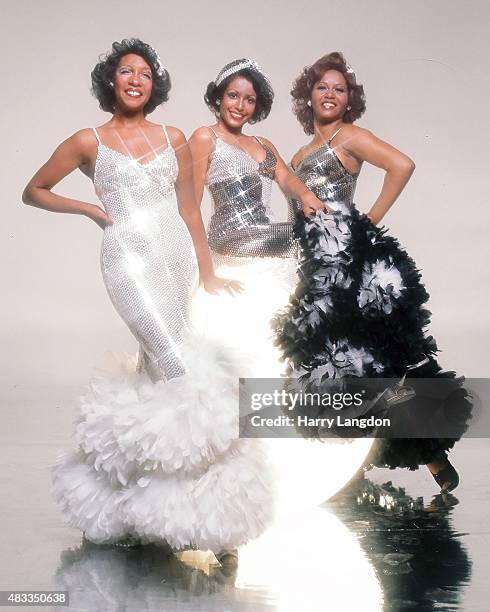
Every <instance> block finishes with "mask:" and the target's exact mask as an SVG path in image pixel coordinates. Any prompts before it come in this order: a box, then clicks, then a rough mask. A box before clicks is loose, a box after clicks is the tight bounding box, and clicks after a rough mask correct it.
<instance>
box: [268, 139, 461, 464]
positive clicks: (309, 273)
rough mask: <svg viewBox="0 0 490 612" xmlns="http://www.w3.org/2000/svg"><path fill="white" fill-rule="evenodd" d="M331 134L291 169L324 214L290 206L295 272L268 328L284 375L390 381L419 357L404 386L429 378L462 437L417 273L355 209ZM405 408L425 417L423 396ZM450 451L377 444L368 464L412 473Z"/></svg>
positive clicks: (443, 443) (439, 443)
mask: <svg viewBox="0 0 490 612" xmlns="http://www.w3.org/2000/svg"><path fill="white" fill-rule="evenodd" d="M339 131H340V130H339ZM337 133H338V132H336V133H335V134H334V135H333V136H332V138H331V139H330V140H329V141H328V142H326V143H324V144H323V145H322V146H320V147H319V148H317V149H316V150H314V151H312V152H311V153H309V154H308V155H306V156H305V157H304V158H303V160H302V162H301V163H300V164H299V166H298V167H297V168H296V169H295V173H296V175H297V176H298V177H299V178H300V179H301V180H302V181H303V182H304V184H305V185H306V186H307V187H308V188H309V189H311V190H312V191H313V192H314V193H315V195H316V196H317V197H318V198H319V199H320V200H322V201H323V202H326V203H327V204H328V205H329V207H330V208H331V209H333V211H334V212H333V213H332V214H327V213H325V212H319V213H317V214H316V215H314V216H312V217H308V218H306V217H305V216H304V215H303V214H302V213H301V212H300V210H299V207H298V205H297V203H295V202H294V201H293V202H291V204H292V209H291V213H292V216H293V217H294V216H296V217H297V221H296V225H295V235H296V236H297V238H298V240H299V244H300V247H301V249H300V252H301V256H300V259H299V269H300V272H301V273H300V276H299V280H298V283H297V287H296V290H295V292H294V294H293V295H292V296H291V300H290V303H289V305H288V307H287V308H286V309H284V310H283V311H282V312H280V313H279V314H278V316H277V317H276V318H275V319H274V322H273V325H274V327H275V331H276V339H277V341H278V344H279V346H280V347H281V350H282V354H283V357H284V358H285V360H286V361H287V363H288V373H289V374H290V375H292V376H296V377H299V378H300V380H301V382H302V383H303V385H305V386H308V388H311V387H321V385H322V382H323V381H324V380H325V379H331V378H342V377H365V378H376V377H382V378H397V379H399V378H401V376H403V375H404V374H405V373H406V368H407V367H408V366H409V365H411V364H416V363H418V362H420V361H421V358H422V357H423V356H425V355H426V356H428V357H429V360H428V363H425V365H423V366H422V367H418V368H417V369H414V370H412V371H410V372H409V374H408V376H409V377H410V378H411V383H410V384H412V385H415V382H414V378H438V379H439V381H440V382H439V383H438V384H439V387H438V388H439V389H442V388H443V389H444V393H445V399H444V404H443V407H444V411H445V414H446V415H447V419H448V421H452V422H453V424H454V425H453V429H452V431H457V432H462V431H464V428H465V422H466V420H467V419H468V418H469V416H470V412H471V405H470V403H469V401H468V399H467V393H466V391H465V390H464V389H463V388H461V379H456V378H455V374H454V372H443V371H442V370H441V367H440V366H439V364H438V363H437V361H436V359H435V354H436V352H437V345H436V342H435V340H434V338H433V337H432V336H429V335H427V334H426V327H427V325H428V324H429V321H430V312H429V311H428V310H427V309H426V302H427V299H428V297H429V295H428V293H427V291H426V290H425V287H424V285H423V284H422V281H421V276H420V273H419V271H418V269H417V267H416V265H415V262H414V261H413V260H412V259H411V258H410V257H409V256H408V254H407V253H406V251H405V250H404V249H403V248H402V247H401V246H400V244H399V243H398V241H397V240H396V239H395V238H393V237H392V236H390V235H388V233H387V231H386V229H385V228H382V227H377V226H375V225H373V224H372V223H371V221H370V220H369V219H368V217H367V216H366V215H363V214H361V213H359V211H358V210H357V208H356V206H355V204H354V192H355V188H356V181H357V176H354V175H352V174H350V173H349V172H348V171H347V169H346V168H345V167H344V166H343V165H342V163H341V161H340V159H339V158H338V157H337V155H336V152H335V148H334V147H333V146H332V145H331V142H332V139H333V138H334V137H335V135H336V134H337ZM442 379H443V380H442ZM442 382H443V383H444V387H441V383H442ZM412 404H413V409H415V407H416V406H417V407H418V408H419V409H420V407H423V408H424V409H425V410H426V412H425V415H428V414H429V408H428V404H424V403H423V395H422V396H419V395H418V396H417V398H416V399H415V400H412ZM410 406H411V404H406V407H410ZM411 409H412V408H411ZM315 416H318V414H315ZM425 418H428V417H427V416H424V419H425ZM460 424H461V425H460ZM311 429H313V428H311ZM305 433H306V434H307V435H308V436H313V437H315V436H317V435H318V432H314V431H311V430H310V431H307V432H305ZM454 443H455V439H443V438H437V439H433V438H431V439H429V438H426V439H423V438H418V439H393V440H379V441H378V444H377V446H376V453H373V454H372V456H371V457H370V463H373V464H376V465H380V466H386V467H391V468H394V467H408V468H410V469H415V468H417V466H418V465H420V464H425V463H429V462H430V461H433V460H434V459H441V458H443V457H444V456H445V452H446V451H447V450H449V449H450V448H451V447H452V446H453V445H454Z"/></svg>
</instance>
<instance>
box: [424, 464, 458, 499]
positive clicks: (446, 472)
mask: <svg viewBox="0 0 490 612" xmlns="http://www.w3.org/2000/svg"><path fill="white" fill-rule="evenodd" d="M446 463H447V465H446V467H444V468H442V470H439V471H438V472H437V474H432V472H431V474H432V477H433V478H434V480H435V481H436V482H437V484H438V485H439V486H440V487H441V493H449V492H450V491H454V489H455V488H456V487H457V486H458V485H459V475H458V472H457V471H456V470H455V469H454V467H453V465H452V464H451V463H450V461H449V459H446ZM429 471H430V470H429Z"/></svg>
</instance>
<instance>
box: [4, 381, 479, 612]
mask: <svg viewBox="0 0 490 612" xmlns="http://www.w3.org/2000/svg"><path fill="white" fill-rule="evenodd" d="M49 396H50V392H49V391H46V392H45V393H44V394H43V397H39V398H38V399H37V400H36V401H34V400H32V399H30V400H29V401H16V402H15V401H10V402H8V403H6V404H3V405H2V430H1V439H0V442H1V449H2V450H1V471H0V486H1V491H2V501H3V503H2V507H1V525H2V528H1V530H2V533H1V537H2V553H1V565H0V590H7V589H19V590H20V589H23V590H48V589H54V588H57V589H66V590H68V591H69V592H70V599H71V603H70V607H69V608H66V607H65V608H61V607H58V608H53V610H62V609H70V610H80V611H82V610H83V611H87V612H98V611H100V612H110V611H117V612H120V611H128V612H133V611H134V612H140V611H141V612H142V611H157V610H158V611H161V610H166V611H167V610H168V611H174V610H175V611H180V610H189V611H191V610H192V611H193V610H206V611H207V610H209V611H213V610H219V611H221V612H225V611H228V610H229V611H232V610H247V611H251V612H260V611H262V610H271V611H273V610H281V611H288V612H289V611H290V612H298V611H304V612H315V611H317V610H322V611H323V610H332V611H334V612H336V611H342V610H353V611H363V612H364V611H370V610H373V611H375V610H379V611H381V610H416V611H425V610H427V611H428V610H462V611H464V612H466V611H473V610H482V611H483V610H488V609H489V604H488V600H489V595H490V587H489V584H490V580H489V579H488V566H489V559H490V527H489V524H490V503H489V499H490V479H489V477H488V475H489V474H490V444H489V441H488V440H476V439H472V440H463V441H462V442H460V443H459V444H458V446H457V447H456V449H455V450H454V451H453V453H452V461H453V463H454V464H455V465H456V466H457V468H458V470H459V472H460V475H461V485H460V486H459V487H458V489H457V490H456V491H455V494H454V495H447V496H441V495H436V493H437V487H436V485H435V482H434V481H433V480H432V478H431V477H430V475H429V474H428V472H427V471H426V470H425V469H423V470H419V471H417V472H407V471H403V470H397V471H388V470H377V469H375V470H372V471H371V472H368V473H367V474H366V475H365V476H364V477H363V478H361V479H359V480H357V481H354V482H351V483H350V484H349V486H348V487H346V488H345V489H344V490H343V491H341V493H340V494H338V495H337V496H336V497H335V498H334V499H331V500H330V501H329V502H327V503H325V504H323V505H322V506H321V507H319V508H313V509H311V510H308V511H303V512H301V513H300V514H296V515H294V516H292V515H290V516H284V517H283V518H282V519H281V520H280V521H279V522H277V523H276V524H275V525H274V526H273V527H272V528H271V529H270V530H269V531H268V532H267V533H265V534H264V535H263V536H262V537H261V538H260V539H259V540H257V541H254V542H252V543H250V544H249V545H247V546H245V547H243V548H242V549H241V550H240V561H239V564H238V568H237V570H236V571H233V568H230V567H220V566H219V564H218V563H217V562H216V559H215V557H214V555H212V554H211V553H201V552H192V551H189V552H187V553H184V554H181V555H178V556H175V555H173V554H172V553H171V552H170V551H169V550H167V549H166V548H164V547H158V546H146V547H136V548H130V549H120V548H109V547H107V548H105V547H97V546H93V545H88V544H87V543H83V542H82V541H81V537H80V534H79V533H78V532H77V531H75V530H72V529H69V528H67V527H65V526H64V525H63V524H62V522H61V517H60V515H59V514H58V511H57V509H56V508H55V507H54V506H53V505H52V503H51V500H50V497H49V466H50V465H51V464H52V463H53V461H54V458H55V456H56V453H57V451H58V450H59V449H60V448H62V447H63V446H67V444H68V438H69V434H70V432H71V429H72V421H73V418H74V416H75V406H74V401H73V399H72V398H73V397H74V394H73V393H72V392H71V391H69V392H67V393H66V397H67V399H66V401H65V402H60V401H59V400H58V403H54V402H53V401H51V400H50V399H49ZM326 469H327V470H334V469H335V466H334V465H332V466H326ZM5 609H10V608H5ZM12 609H14V608H12ZM15 609H24V608H15ZM25 609H26V610H33V609H34V608H33V607H30V608H25ZM39 609H41V608H39ZM42 609H44V610H46V609H48V608H46V607H45V608H42Z"/></svg>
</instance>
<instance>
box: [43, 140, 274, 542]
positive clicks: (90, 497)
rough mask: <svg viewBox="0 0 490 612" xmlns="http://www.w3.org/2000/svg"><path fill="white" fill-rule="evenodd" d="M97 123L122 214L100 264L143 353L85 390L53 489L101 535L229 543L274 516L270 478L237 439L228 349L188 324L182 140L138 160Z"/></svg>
mask: <svg viewBox="0 0 490 612" xmlns="http://www.w3.org/2000/svg"><path fill="white" fill-rule="evenodd" d="M164 132H165V135H166V131H165V129H164ZM95 135H96V136H97V139H98V141H99V145H98V152H97V159H96V166H95V176H94V185H95V189H96V191H97V194H98V196H99V198H100V200H101V202H102V204H103V205H104V207H105V209H106V211H107V213H108V214H109V216H110V217H111V218H112V219H113V220H114V223H113V225H111V226H109V227H107V228H106V229H105V231H104V238H103V243H102V251H101V267H102V274H103V278H104V282H105V284H106V287H107V291H108V293H109V296H110V298H111V300H112V303H113V304H114V306H115V308H116V310H117V312H118V313H119V315H120V316H121V317H122V319H123V320H124V321H125V323H126V324H127V325H128V327H129V329H130V330H131V332H132V333H133V334H134V336H135V337H136V339H137V340H138V342H139V343H140V362H139V368H138V369H137V370H135V369H134V368H133V370H132V371H126V372H124V371H122V372H121V373H119V374H116V375H114V376H111V377H104V378H99V379H97V380H96V381H94V382H93V383H92V385H91V387H90V390H89V392H88V393H87V394H86V395H85V396H84V397H83V398H82V401H81V416H80V419H79V422H78V424H77V428H76V433H75V441H76V443H77V447H76V449H75V450H71V451H68V452H66V453H64V454H63V455H61V456H60V457H59V459H58V461H57V464H56V466H55V468H54V472H53V494H54V497H55V500H56V501H57V503H58V505H59V506H60V508H61V509H62V511H63V513H64V515H65V517H66V519H67V521H68V522H69V523H70V524H71V525H72V526H75V527H78V528H79V529H81V530H82V531H83V532H84V534H85V536H86V537H87V538H88V539H89V540H91V541H93V542H96V543H112V542H117V541H118V540H120V539H122V538H126V537H136V538H138V539H140V540H142V541H144V542H145V541H146V542H161V541H166V542H167V543H168V544H170V545H171V546H172V547H174V548H175V549H182V548H186V547H189V546H192V547H197V548H200V549H211V550H213V551H215V552H216V551H219V550H221V549H223V548H234V547H236V546H239V545H241V544H243V543H245V542H246V541H247V540H249V539H250V538H253V537H255V536H257V535H259V534H260V533H261V531H262V530H263V529H264V527H265V526H266V525H267V524H268V522H269V520H270V517H271V514H272V501H271V495H272V493H271V483H270V479H269V474H268V472H267V470H264V465H263V463H264V456H263V454H262V450H261V447H260V446H259V445H257V444H256V443H255V442H254V441H251V440H244V439H238V407H237V398H238V372H237V371H236V368H235V366H234V363H233V360H231V359H230V357H229V355H228V354H227V353H226V351H224V350H223V349H222V348H221V347H220V346H219V345H218V344H217V343H212V342H207V341H206V340H205V339H204V338H203V337H202V336H201V335H199V334H198V333H197V332H196V331H195V329H194V328H193V327H192V326H191V321H190V317H191V311H192V306H193V301H194V298H195V293H196V289H197V283H198V268H197V261H196V257H195V252H194V248H193V244H192V239H191V236H190V234H189V232H188V229H187V227H186V225H185V223H184V221H183V219H182V217H181V216H180V215H179V211H178V206H177V198H176V194H175V188H174V183H175V180H176V178H177V175H178V164H177V158H176V155H175V152H174V150H173V148H172V147H171V146H170V145H169V146H168V147H167V148H166V149H165V150H164V151H163V152H162V153H160V154H158V155H156V156H155V157H154V158H153V159H152V161H150V162H148V163H146V164H141V163H139V162H138V161H136V160H134V159H132V158H131V157H129V156H126V155H124V154H123V153H120V152H118V151H116V150H114V149H111V148H109V147H107V146H105V145H104V144H102V143H101V142H100V140H99V137H98V134H97V132H95ZM167 143H168V138H167Z"/></svg>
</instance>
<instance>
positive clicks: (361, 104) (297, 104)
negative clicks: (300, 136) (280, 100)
mask: <svg viewBox="0 0 490 612" xmlns="http://www.w3.org/2000/svg"><path fill="white" fill-rule="evenodd" d="M327 70H337V71H338V72H341V73H342V74H343V75H344V78H345V80H346V82H347V88H348V90H349V106H350V109H349V110H348V111H346V113H345V114H344V116H343V120H344V121H345V122H346V123H354V121H355V120H356V119H359V117H360V116H361V115H362V114H363V112H364V111H365V110H366V96H365V95H364V87H363V86H362V85H361V84H359V83H357V81H356V75H355V74H354V72H353V71H352V69H351V68H350V66H349V65H348V64H347V62H346V60H345V57H344V56H343V55H342V53H340V52H339V51H333V52H332V53H328V54H327V55H324V56H323V57H321V58H320V59H318V60H317V61H316V62H315V63H314V64H312V65H311V66H307V67H306V68H305V69H304V70H303V72H302V73H301V74H300V75H299V77H298V78H297V79H296V80H295V81H294V83H293V89H292V90H291V96H292V98H293V112H294V114H295V115H296V117H297V119H298V121H299V122H300V123H301V125H302V126H303V129H304V131H305V133H306V134H313V132H314V130H313V111H312V109H311V107H310V106H308V100H309V99H310V97H311V91H312V89H313V87H314V85H315V83H317V82H318V81H319V80H320V79H321V77H322V76H323V75H324V74H325V72H327Z"/></svg>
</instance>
